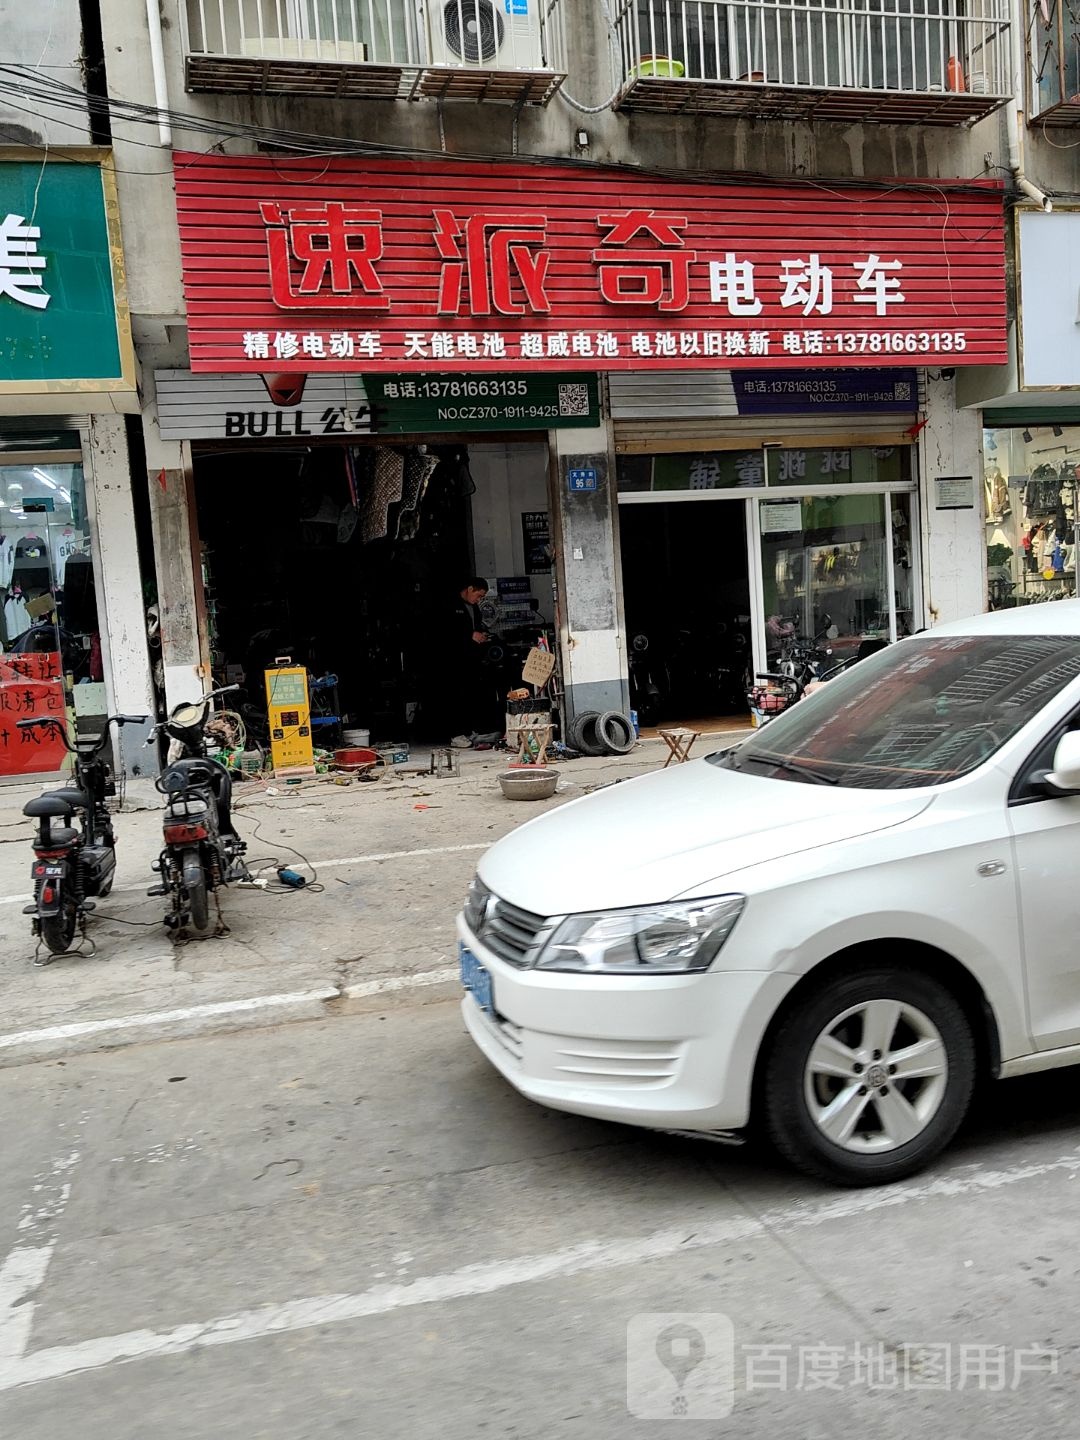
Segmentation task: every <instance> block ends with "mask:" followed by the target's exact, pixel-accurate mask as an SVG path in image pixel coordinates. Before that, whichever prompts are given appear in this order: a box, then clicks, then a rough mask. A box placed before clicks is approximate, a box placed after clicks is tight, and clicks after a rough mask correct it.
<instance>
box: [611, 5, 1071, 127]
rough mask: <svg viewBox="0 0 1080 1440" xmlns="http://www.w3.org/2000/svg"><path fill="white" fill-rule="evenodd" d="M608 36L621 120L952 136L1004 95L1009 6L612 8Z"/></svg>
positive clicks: (999, 100) (667, 6)
mask: <svg viewBox="0 0 1080 1440" xmlns="http://www.w3.org/2000/svg"><path fill="white" fill-rule="evenodd" d="M1058 3H1060V0H1058ZM616 27H617V33H618V38H619V44H620V47H621V64H622V74H621V76H620V80H621V85H622V89H621V92H620V96H619V105H620V108H622V109H636V110H656V111H699V112H709V113H728V114H735V115H743V116H758V117H760V118H772V119H800V118H804V119H820V120H840V121H858V120H877V121H881V122H886V123H904V122H910V123H919V124H937V125H958V124H964V123H966V122H970V121H972V120H976V119H980V118H981V117H982V116H984V115H987V114H989V113H990V112H991V111H992V110H995V109H997V108H998V106H1000V105H1002V104H1004V102H1005V100H1006V99H1007V98H1008V96H1009V92H1010V86H1009V0H734V3H733V0H619V3H618V7H617V10H616Z"/></svg>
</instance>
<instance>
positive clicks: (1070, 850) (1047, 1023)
mask: <svg viewBox="0 0 1080 1440" xmlns="http://www.w3.org/2000/svg"><path fill="white" fill-rule="evenodd" d="M1078 728H1080V712H1074V713H1073V714H1072V715H1071V716H1070V717H1069V718H1068V719H1067V720H1065V721H1063V722H1061V723H1060V724H1059V725H1057V726H1055V728H1054V730H1053V731H1052V732H1051V733H1050V734H1049V735H1048V736H1047V737H1046V739H1045V741H1043V743H1042V744H1041V745H1040V746H1039V747H1038V749H1037V750H1036V751H1035V753H1034V754H1033V755H1031V756H1030V757H1029V758H1028V760H1027V762H1026V763H1025V764H1024V766H1023V767H1022V768H1021V770H1020V772H1019V773H1018V775H1017V777H1016V780H1015V782H1014V784H1013V787H1012V790H1011V792H1010V795H1009V828H1010V830H1011V831H1012V837H1013V838H1012V843H1013V862H1014V865H1015V867H1016V882H1017V893H1018V898H1019V904H1020V923H1021V936H1022V945H1023V954H1024V967H1025V974H1026V980H1027V993H1028V1008H1029V1013H1030V1021H1031V1032H1032V1036H1033V1038H1034V1041H1035V1046H1036V1048H1037V1049H1039V1050H1054V1049H1057V1048H1058V1047H1060V1046H1064V1045H1080V795H1060V796H1050V795H1047V794H1046V793H1045V792H1044V791H1043V790H1042V789H1041V788H1040V787H1039V784H1038V777H1039V775H1040V773H1045V772H1046V771H1047V770H1049V769H1050V768H1051V767H1052V765H1053V759H1054V750H1055V749H1056V747H1057V742H1058V740H1059V739H1060V738H1061V736H1062V735H1063V734H1064V733H1065V732H1066V731H1067V730H1076V729H1078Z"/></svg>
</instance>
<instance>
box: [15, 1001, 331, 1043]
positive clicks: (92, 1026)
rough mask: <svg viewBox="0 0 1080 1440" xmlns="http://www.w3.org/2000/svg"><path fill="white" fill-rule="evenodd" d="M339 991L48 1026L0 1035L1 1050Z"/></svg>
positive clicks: (174, 1022)
mask: <svg viewBox="0 0 1080 1440" xmlns="http://www.w3.org/2000/svg"><path fill="white" fill-rule="evenodd" d="M338 993H339V992H338V990H337V989H336V988H335V987H334V986H332V985H330V986H326V987H325V988H324V989H321V990H298V991H295V992H293V993H292V994H291V995H254V996H252V997H251V998H250V999H247V1000H218V1001H215V1002H214V1003H212V1004H208V1005H187V1006H184V1007H183V1008H181V1009H178V1010H148V1011H146V1012H145V1014H142V1015H118V1016H116V1017H114V1018H112V1019H109V1020H79V1021H75V1022H73V1023H72V1024H70V1025H48V1026H46V1027H45V1028H44V1029H42V1030H17V1031H15V1032H14V1033H13V1034H11V1035H0V1050H7V1049H11V1048H12V1047H14V1046H17V1045H33V1044H35V1043H40V1044H48V1043H51V1042H54V1041H57V1040H81V1039H85V1038H86V1037H87V1036H90V1035H93V1036H107V1035H113V1034H120V1033H122V1032H123V1031H125V1030H136V1029H140V1028H146V1029H149V1028H151V1027H156V1026H158V1025H181V1024H184V1023H186V1022H188V1021H192V1020H212V1019H216V1018H217V1017H218V1016H234V1015H242V1014H246V1013H250V1012H251V1011H260V1010H277V1009H281V1008H282V1007H283V1006H294V1005H305V1004H308V1003H312V1004H314V1003H317V1002H320V1001H324V1000H333V999H334V998H335V997H336V996H337V995H338Z"/></svg>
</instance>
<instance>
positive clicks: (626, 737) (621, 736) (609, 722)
mask: <svg viewBox="0 0 1080 1440" xmlns="http://www.w3.org/2000/svg"><path fill="white" fill-rule="evenodd" d="M596 738H597V739H598V740H599V741H600V743H601V744H602V745H603V747H604V749H605V750H606V751H607V753H608V754H609V755H629V754H630V751H631V750H632V749H633V748H634V746H635V745H636V744H637V736H636V735H635V734H634V727H633V725H631V723H630V721H629V720H628V719H627V717H626V716H625V715H623V714H622V712H621V711H619V710H605V711H604V713H603V714H602V715H601V716H600V718H599V719H598V720H597V722H596Z"/></svg>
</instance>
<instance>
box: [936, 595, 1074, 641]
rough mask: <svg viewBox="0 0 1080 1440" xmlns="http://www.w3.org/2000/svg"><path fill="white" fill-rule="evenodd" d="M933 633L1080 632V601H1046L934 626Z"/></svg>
mask: <svg viewBox="0 0 1080 1440" xmlns="http://www.w3.org/2000/svg"><path fill="white" fill-rule="evenodd" d="M931 633H932V634H934V635H1080V600H1054V601H1052V602H1051V601H1045V602H1043V603H1041V604H1038V605H1018V606H1017V607H1016V608H1015V609H1014V610H994V611H992V612H991V613H990V614H989V615H972V616H971V618H970V619H969V620H953V621H950V623H949V624H947V625H935V626H934V627H933V630H932V631H931Z"/></svg>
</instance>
